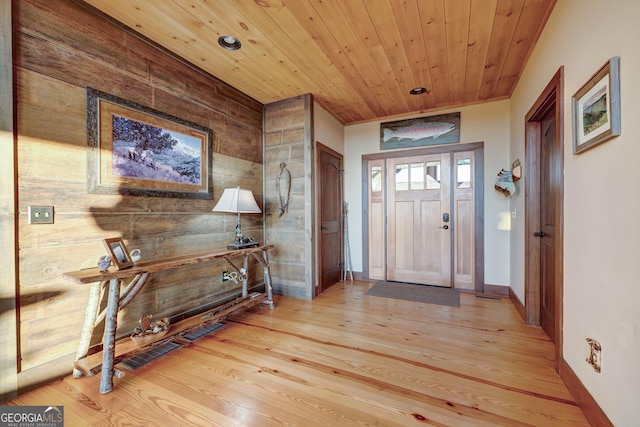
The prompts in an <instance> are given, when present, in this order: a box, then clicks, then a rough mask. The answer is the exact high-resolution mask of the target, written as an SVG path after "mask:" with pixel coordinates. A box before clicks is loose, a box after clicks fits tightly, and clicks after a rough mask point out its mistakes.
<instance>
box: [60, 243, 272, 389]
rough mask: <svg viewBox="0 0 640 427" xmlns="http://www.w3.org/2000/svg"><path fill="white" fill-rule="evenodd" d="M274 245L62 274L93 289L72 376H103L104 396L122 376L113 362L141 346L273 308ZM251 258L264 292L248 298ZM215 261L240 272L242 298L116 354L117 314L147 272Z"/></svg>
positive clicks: (124, 344) (123, 344) (125, 342)
mask: <svg viewBox="0 0 640 427" xmlns="http://www.w3.org/2000/svg"><path fill="white" fill-rule="evenodd" d="M273 247H274V246H273V245H265V246H259V247H254V248H247V249H221V250H215V251H210V252H200V253H194V254H190V255H183V256H176V257H171V258H164V259H156V260H150V261H141V262H137V263H136V264H135V265H134V266H133V267H131V268H126V269H122V270H114V269H112V268H110V269H109V270H108V271H100V270H99V269H98V268H88V269H84V270H78V271H72V272H68V273H64V275H63V276H64V277H66V278H67V279H70V280H73V281H74V282H76V283H80V284H90V285H91V287H90V289H89V301H88V303H87V310H86V313H85V321H84V327H83V328H82V336H81V338H80V344H79V346H78V352H77V354H76V361H75V362H74V363H73V376H74V378H80V377H82V376H83V375H86V376H92V375H95V374H97V373H98V372H101V377H100V392H101V393H108V392H110V391H111V390H112V389H113V376H114V375H118V376H119V375H121V374H122V373H121V372H119V371H116V369H115V364H117V363H119V362H121V361H122V360H124V359H126V358H128V357H131V356H134V355H135V354H138V353H141V352H142V351H145V348H147V347H150V346H156V345H159V344H161V343H164V342H167V341H170V340H174V339H179V338H180V337H181V336H182V335H185V334H186V333H188V332H191V331H194V330H196V329H199V328H201V327H203V326H206V325H209V324H211V323H214V322H219V321H220V320H222V319H224V318H226V317H228V316H229V315H231V314H233V313H234V312H236V311H238V310H243V309H247V308H250V307H253V306H256V305H258V304H260V303H263V302H264V303H267V304H269V307H270V308H272V309H273V308H274V303H273V294H272V288H271V274H270V271H269V257H268V254H267V253H268V251H269V249H272V248H273ZM240 256H241V257H243V259H244V263H243V266H242V268H238V267H237V266H236V265H235V264H234V263H233V262H232V261H231V258H233V257H240ZM251 256H253V258H255V259H256V260H257V261H258V262H259V263H260V264H262V266H263V268H264V286H265V292H264V293H259V292H255V293H252V294H251V295H248V291H247V282H248V277H247V272H248V268H249V258H250V257H251ZM216 259H224V260H225V261H226V263H227V264H228V265H229V267H230V268H232V269H233V270H234V271H235V272H236V273H237V274H238V276H237V277H238V279H240V280H241V281H242V296H241V297H239V298H237V299H235V300H233V301H230V302H228V303H226V304H222V305H221V306H219V307H215V308H213V309H211V310H208V311H206V312H204V313H200V314H198V315H196V316H193V317H190V318H187V319H184V320H181V321H180V322H178V323H176V324H172V325H171V327H170V329H169V332H168V333H167V334H166V335H164V336H162V337H161V338H159V339H158V340H157V341H155V342H153V343H150V344H148V345H146V346H144V348H143V347H140V346H137V345H136V344H135V343H134V342H133V341H131V340H130V339H128V337H127V339H121V340H119V341H118V348H117V350H116V328H117V318H118V311H120V310H122V309H123V308H124V307H126V306H127V304H129V303H130V302H131V301H132V300H133V298H134V297H135V296H136V295H137V294H138V292H139V291H140V290H141V289H142V287H143V286H144V284H145V283H146V282H147V279H148V278H149V276H150V275H151V273H155V272H158V271H165V270H171V269H174V268H179V267H182V266H186V265H193V264H198V263H202V262H207V261H213V260H216ZM130 277H133V279H131V281H130V282H129V283H128V284H127V285H126V286H125V287H124V288H123V289H122V290H121V289H120V288H121V286H120V285H121V283H122V281H123V279H126V278H130ZM107 285H108V290H107V292H106V298H107V306H106V308H105V309H104V310H103V311H102V312H101V313H99V314H98V307H99V304H100V293H101V289H102V288H103V287H106V286H107ZM103 321H104V322H105V325H104V338H103V342H102V345H101V346H97V347H98V351H96V352H95V353H92V354H91V355H89V350H90V342H91V337H92V335H93V331H94V329H95V328H96V327H97V326H98V325H99V324H100V323H101V322H103ZM100 347H101V348H102V351H99V348H100ZM94 349H95V348H92V350H94Z"/></svg>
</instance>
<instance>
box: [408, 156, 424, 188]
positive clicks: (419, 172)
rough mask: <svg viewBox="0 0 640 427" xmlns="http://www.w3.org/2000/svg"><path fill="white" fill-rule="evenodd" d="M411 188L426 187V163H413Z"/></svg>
mask: <svg viewBox="0 0 640 427" xmlns="http://www.w3.org/2000/svg"><path fill="white" fill-rule="evenodd" d="M411 189H412V190H422V189H424V163H411Z"/></svg>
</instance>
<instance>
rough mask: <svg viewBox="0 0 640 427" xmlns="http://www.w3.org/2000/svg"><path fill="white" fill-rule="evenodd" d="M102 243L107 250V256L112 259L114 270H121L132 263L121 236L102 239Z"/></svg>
mask: <svg viewBox="0 0 640 427" xmlns="http://www.w3.org/2000/svg"><path fill="white" fill-rule="evenodd" d="M104 245H105V247H106V248H107V251H108V252H109V256H111V260H112V261H113V265H114V266H115V268H116V270H121V269H123V268H127V267H131V266H132V265H133V261H131V257H130V256H129V251H127V247H126V246H125V245H124V241H123V240H122V237H113V238H110V239H104Z"/></svg>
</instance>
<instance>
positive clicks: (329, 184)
mask: <svg viewBox="0 0 640 427" xmlns="http://www.w3.org/2000/svg"><path fill="white" fill-rule="evenodd" d="M318 182H319V185H318V190H319V191H318V193H319V194H318V202H319V208H318V211H319V214H320V218H319V221H318V223H319V224H320V232H319V233H318V236H319V250H320V259H319V266H320V273H319V276H320V277H319V279H320V289H319V292H322V291H324V290H325V289H328V288H329V287H330V286H331V285H333V284H335V283H337V282H339V281H340V274H341V272H342V252H343V250H342V249H343V247H342V156H341V155H340V154H339V153H336V152H335V151H333V150H331V149H330V148H328V147H325V146H323V145H322V144H318Z"/></svg>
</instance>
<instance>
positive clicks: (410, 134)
mask: <svg viewBox="0 0 640 427" xmlns="http://www.w3.org/2000/svg"><path fill="white" fill-rule="evenodd" d="M458 142H460V113H459V112H458V113H449V114H440V115H437V116H429V117H418V118H416V119H407V120H399V121H395V122H386V123H380V149H381V150H386V149H390V148H407V147H422V146H426V145H441V144H455V143H458Z"/></svg>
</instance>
